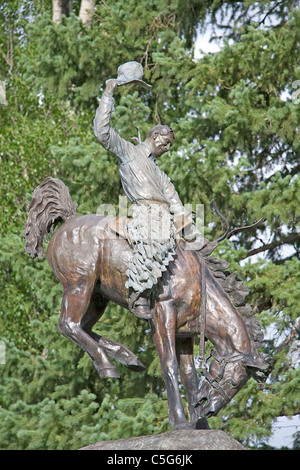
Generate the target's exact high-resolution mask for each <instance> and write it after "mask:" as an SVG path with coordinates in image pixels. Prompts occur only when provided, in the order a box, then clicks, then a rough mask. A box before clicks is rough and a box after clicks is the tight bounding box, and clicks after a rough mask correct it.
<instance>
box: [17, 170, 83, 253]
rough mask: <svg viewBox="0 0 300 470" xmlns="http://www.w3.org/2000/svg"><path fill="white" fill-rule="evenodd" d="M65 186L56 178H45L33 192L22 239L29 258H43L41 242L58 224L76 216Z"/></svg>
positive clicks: (75, 207) (75, 206)
mask: <svg viewBox="0 0 300 470" xmlns="http://www.w3.org/2000/svg"><path fill="white" fill-rule="evenodd" d="M76 209H77V204H76V203H74V202H73V201H72V198H71V196H70V193H69V189H68V188H67V186H66V185H65V184H64V183H63V182H62V181H61V180H59V179H57V178H50V177H48V178H46V179H45V180H44V181H43V182H42V183H41V184H40V185H39V186H38V187H37V188H36V189H35V191H34V193H33V198H32V201H31V204H30V206H29V214H28V219H27V223H26V227H25V230H24V232H23V237H24V239H25V251H26V252H27V253H28V254H29V255H30V257H31V258H35V257H36V256H38V258H39V259H42V257H43V241H44V242H45V241H47V235H48V233H50V234H52V233H53V231H54V228H55V227H56V225H57V223H58V222H61V221H63V222H65V221H66V220H67V219H69V218H70V217H73V216H74V215H76Z"/></svg>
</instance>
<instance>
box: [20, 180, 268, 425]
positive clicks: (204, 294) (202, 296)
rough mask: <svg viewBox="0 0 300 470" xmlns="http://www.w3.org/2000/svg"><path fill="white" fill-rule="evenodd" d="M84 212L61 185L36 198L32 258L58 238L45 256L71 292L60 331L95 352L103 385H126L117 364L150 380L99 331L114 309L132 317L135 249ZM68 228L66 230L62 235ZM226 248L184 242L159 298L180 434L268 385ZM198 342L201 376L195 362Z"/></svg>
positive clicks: (256, 334)
mask: <svg viewBox="0 0 300 470" xmlns="http://www.w3.org/2000/svg"><path fill="white" fill-rule="evenodd" d="M76 209H77V204H76V203H74V202H73V201H72V199H71V197H70V193H69V190H68V188H67V186H65V184H64V183H63V182H62V181H61V180H59V179H57V178H50V177H49V178H46V179H45V180H44V181H43V182H42V183H41V184H40V185H39V186H38V187H37V188H36V189H35V192H34V194H33V198H32V201H31V204H30V207H29V214H28V220H27V224H26V228H25V230H24V238H25V249H26V251H27V252H28V253H29V255H30V256H31V257H32V258H35V257H36V256H38V258H39V259H42V256H43V241H47V236H48V234H49V233H50V234H51V235H52V236H51V239H50V242H49V244H48V247H47V254H46V257H47V260H48V262H49V264H50V266H51V268H52V270H53V272H54V274H55V276H56V278H57V279H58V280H59V281H60V283H61V284H62V287H63V295H62V306H61V315H60V319H59V323H58V330H59V332H60V333H62V334H63V335H64V336H66V337H67V338H69V339H70V340H71V341H73V342H74V343H76V344H77V345H78V346H80V347H81V348H82V349H83V350H84V351H86V352H87V353H88V355H89V356H90V358H91V360H92V361H93V364H94V366H95V368H96V370H97V372H98V373H99V375H100V377H119V375H118V373H117V370H116V368H115V366H114V364H113V362H111V359H110V358H113V359H114V360H117V361H119V362H120V363H122V364H124V365H125V366H126V367H128V368H129V369H131V370H133V371H142V370H144V369H145V368H144V366H143V364H142V363H141V361H140V360H139V358H138V357H137V356H136V355H135V354H133V353H132V352H131V351H130V350H129V349H127V348H126V347H125V346H124V345H122V344H119V343H116V342H114V341H112V340H110V339H108V338H104V337H103V336H101V335H99V334H96V333H95V332H93V330H92V328H93V326H94V325H95V323H96V322H97V321H98V320H99V318H100V317H101V316H102V315H103V313H104V310H105V308H106V306H107V304H108V302H109V301H112V302H114V303H116V304H118V305H120V306H121V307H124V308H125V309H128V289H127V288H126V287H125V283H126V280H127V275H126V270H127V268H128V263H129V260H130V258H131V256H132V249H131V247H130V245H129V243H128V241H127V240H126V237H125V236H122V233H121V232H122V230H121V229H120V230H118V229H117V228H115V230H114V229H113V228H112V227H116V220H115V218H113V217H112V216H107V215H100V214H89V215H82V216H77V215H76ZM59 222H63V223H62V225H60V227H59V228H57V229H56V230H55V231H54V228H55V227H56V225H57V224H58V223H59ZM113 234H114V235H115V236H112V235H113ZM217 245H218V241H215V242H211V243H209V242H208V241H207V240H206V243H205V241H204V242H203V246H202V248H199V247H197V249H193V245H192V244H188V243H187V242H185V241H184V240H183V239H181V240H179V242H178V244H177V250H176V256H175V258H174V260H173V261H172V262H171V263H170V265H169V267H168V270H167V271H165V272H164V273H163V275H162V277H161V279H160V281H159V283H158V285H157V286H156V289H155V290H154V291H153V293H152V297H151V306H152V312H153V319H152V320H147V321H149V323H150V327H151V332H152V335H153V339H154V343H155V346H156V350H157V353H158V355H159V359H160V363H161V368H162V374H163V378H164V382H165V386H166V390H167V396H168V413H169V421H170V425H171V427H172V428H173V429H176V430H178V429H185V428H199V427H203V423H204V422H206V418H208V417H210V416H214V415H216V414H217V413H218V412H219V411H220V410H221V409H222V408H224V407H225V406H226V405H227V404H228V403H229V401H230V400H231V399H232V398H233V397H234V396H235V395H236V394H237V393H238V391H239V390H240V389H241V388H242V387H243V386H244V385H245V383H246V382H247V381H248V379H249V378H250V377H251V376H252V377H254V378H255V379H256V380H257V381H262V380H264V379H265V375H264V371H265V370H266V368H267V363H266V361H265V357H264V355H263V354H262V353H261V352H259V348H260V346H261V342H262V340H263V333H262V330H261V328H260V325H259V322H258V320H257V318H256V317H255V316H254V315H253V314H252V312H251V308H250V306H249V305H248V304H246V303H245V297H246V295H247V294H248V292H249V291H248V289H247V288H246V287H245V285H244V284H243V282H242V281H239V280H238V279H237V277H236V274H235V273H232V274H231V273H230V272H229V271H228V270H227V268H228V267H229V263H227V262H226V261H224V260H220V259H218V258H216V257H214V256H212V255H211V254H212V252H213V250H214V248H215V247H216V246H217ZM141 321H143V320H141ZM199 335H200V343H201V341H202V345H201V349H202V354H201V364H202V365H201V368H200V372H201V373H200V374H198V372H197V367H196V363H197V361H195V360H194V342H195V338H197V337H199ZM207 339H208V340H209V341H210V342H211V343H212V345H213V346H214V348H213V349H211V352H210V354H209V356H210V360H204V357H203V354H204V342H205V340H207ZM179 372H180V376H181V381H182V384H183V385H184V387H185V390H186V396H187V400H188V408H189V417H188V418H189V420H188V418H187V417H186V415H185V412H184V407H183V404H182V400H181V395H180V389H179V378H178V377H179ZM199 423H201V424H199ZM204 427H205V425H204Z"/></svg>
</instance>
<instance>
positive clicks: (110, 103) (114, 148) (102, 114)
mask: <svg viewBox="0 0 300 470" xmlns="http://www.w3.org/2000/svg"><path fill="white" fill-rule="evenodd" d="M117 86H118V84H117V80H108V82H107V83H106V88H105V91H104V93H103V95H102V98H101V101H100V104H99V106H98V109H97V111H96V115H95V119H94V134H95V137H96V139H97V140H98V142H99V143H100V144H101V145H102V146H103V147H104V148H105V149H106V150H108V151H109V152H112V153H113V154H115V155H117V156H118V157H119V159H120V161H121V162H122V163H125V162H126V160H127V159H128V155H129V153H130V151H129V150H130V148H131V147H132V146H133V144H132V143H131V142H127V141H126V140H125V139H122V137H120V136H119V135H118V134H117V133H116V131H115V130H114V129H113V128H112V127H111V126H110V119H111V114H112V111H113V107H114V99H113V94H114V92H115V90H116V89H117Z"/></svg>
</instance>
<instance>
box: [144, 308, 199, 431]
mask: <svg viewBox="0 0 300 470" xmlns="http://www.w3.org/2000/svg"><path fill="white" fill-rule="evenodd" d="M150 325H151V330H152V334H153V339H154V343H155V346H156V350H157V353H158V355H159V359H160V364H161V369H162V374H163V378H164V382H165V385H166V389H167V395H168V414H169V422H170V425H171V427H172V428H173V429H175V430H178V429H189V428H191V427H192V426H191V425H190V424H189V423H188V421H187V419H186V416H185V413H184V409H183V405H182V402H181V397H180V392H179V384H178V362H177V358H176V346H175V329H176V312H175V309H174V307H173V305H172V302H170V301H164V302H160V303H158V304H157V305H156V307H155V314H154V319H153V320H151V321H150Z"/></svg>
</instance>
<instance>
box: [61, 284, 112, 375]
mask: <svg viewBox="0 0 300 470" xmlns="http://www.w3.org/2000/svg"><path fill="white" fill-rule="evenodd" d="M93 287H94V285H93V283H92V282H89V281H88V279H87V280H86V282H85V283H81V284H80V285H78V284H77V285H76V286H68V287H64V290H63V299H62V308H61V315H60V319H59V323H58V331H59V332H60V333H61V334H62V335H63V336H65V337H67V338H68V339H70V340H71V341H73V342H74V343H75V344H77V345H78V346H80V347H81V348H82V349H83V350H84V351H86V352H87V353H88V355H89V356H90V358H91V359H92V361H93V364H94V366H95V368H96V370H97V372H98V374H99V375H100V377H119V375H118V373H117V371H116V368H115V366H114V365H113V364H112V363H111V362H110V360H109V359H108V357H107V354H106V352H105V351H104V349H103V348H102V347H100V346H99V344H97V343H96V341H95V340H94V339H93V338H92V337H91V336H90V335H89V334H88V333H87V332H86V331H84V329H83V328H82V324H81V321H82V319H83V317H84V315H85V313H86V311H87V309H88V305H89V302H90V299H91V294H92V291H93Z"/></svg>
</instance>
